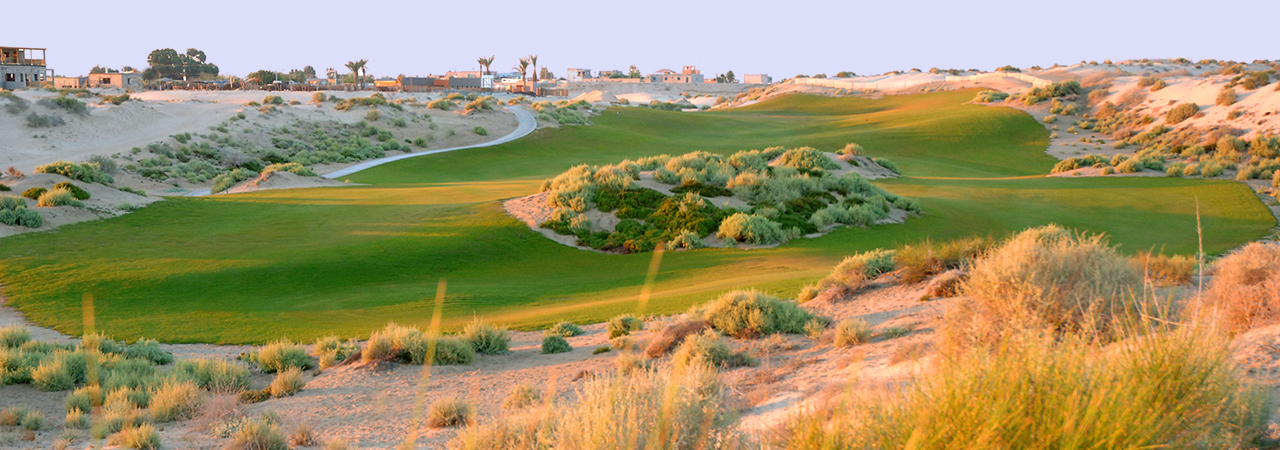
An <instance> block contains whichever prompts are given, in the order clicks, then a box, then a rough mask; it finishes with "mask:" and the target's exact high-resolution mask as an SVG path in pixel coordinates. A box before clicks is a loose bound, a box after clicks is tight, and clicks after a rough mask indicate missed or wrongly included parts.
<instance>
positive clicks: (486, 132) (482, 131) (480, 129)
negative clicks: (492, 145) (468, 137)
mask: <svg viewBox="0 0 1280 450" xmlns="http://www.w3.org/2000/svg"><path fill="white" fill-rule="evenodd" d="M472 131H475V133H476V134H478V135H481V136H488V135H489V130H486V129H484V127H475V129H473V130H472Z"/></svg>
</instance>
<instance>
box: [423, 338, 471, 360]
mask: <svg viewBox="0 0 1280 450" xmlns="http://www.w3.org/2000/svg"><path fill="white" fill-rule="evenodd" d="M475 357H476V351H475V349H474V348H473V347H472V346H471V343H470V342H468V341H466V340H463V339H459V338H454V337H442V338H439V341H437V342H436V355H435V359H434V360H433V361H434V362H435V364H438V365H445V366H449V365H466V364H471V361H474V360H475Z"/></svg>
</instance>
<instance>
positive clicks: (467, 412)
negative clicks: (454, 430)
mask: <svg viewBox="0 0 1280 450" xmlns="http://www.w3.org/2000/svg"><path fill="white" fill-rule="evenodd" d="M475 421H476V404H475V403H472V402H471V401H468V400H463V399H447V400H440V401H437V402H435V403H432V404H431V408H430V409H428V410H427V426H430V427H432V428H443V427H457V426H463V425H471V424H473V423H475Z"/></svg>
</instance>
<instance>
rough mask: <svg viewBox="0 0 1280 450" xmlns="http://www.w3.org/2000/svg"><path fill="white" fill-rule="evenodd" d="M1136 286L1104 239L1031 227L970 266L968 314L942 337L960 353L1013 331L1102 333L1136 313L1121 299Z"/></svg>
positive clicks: (1051, 227)
mask: <svg viewBox="0 0 1280 450" xmlns="http://www.w3.org/2000/svg"><path fill="white" fill-rule="evenodd" d="M1138 281H1139V275H1138V273H1137V271H1136V270H1134V268H1133V267H1132V266H1131V265H1130V264H1129V261H1128V259H1127V258H1125V257H1123V256H1121V255H1119V254H1118V253H1116V251H1115V249H1113V248H1112V247H1111V246H1110V245H1108V243H1107V241H1106V238H1105V237H1104V236H1102V235H1087V234H1080V233H1075V232H1072V231H1070V230H1067V229H1064V228H1061V227H1058V226H1056V225H1049V226H1044V227H1040V228H1032V229H1029V230H1027V231H1024V232H1022V233H1019V234H1018V235H1016V236H1014V237H1012V238H1010V239H1009V240H1008V241H1007V242H1005V243H1004V244H1003V245H1001V246H1000V247H998V248H995V249H993V250H991V251H990V252H988V253H987V254H986V255H984V256H983V257H981V258H979V259H978V260H977V262H975V263H974V266H973V268H972V270H970V273H969V278H968V280H967V281H966V282H965V284H964V286H963V290H964V292H965V293H966V294H968V295H969V296H970V297H972V298H973V301H974V302H975V304H974V305H973V306H974V307H973V308H972V311H973V315H972V317H970V318H969V319H966V320H967V321H968V323H967V324H964V325H957V326H956V327H954V328H952V329H951V330H948V331H947V333H948V334H949V335H950V337H951V338H953V342H955V343H957V345H961V346H963V345H967V343H980V342H981V341H982V340H987V339H992V338H994V336H998V335H999V334H1001V333H1003V331H1004V330H1006V329H1013V328H1030V329H1035V328H1048V329H1051V330H1053V331H1055V332H1057V333H1093V332H1106V331H1107V330H1109V329H1111V328H1112V327H1113V325H1114V323H1113V322H1114V321H1115V320H1118V319H1120V318H1123V317H1124V316H1126V315H1127V314H1128V313H1131V312H1134V311H1135V308H1136V307H1137V306H1136V305H1135V304H1133V303H1132V302H1130V301H1127V300H1126V298H1129V297H1126V296H1129V295H1132V293H1133V292H1134V289H1135V288H1137V285H1138ZM960 310H961V311H965V309H964V308H961V309H960ZM953 322H955V323H957V324H961V323H963V322H965V320H961V319H959V318H957V319H956V320H954V321H953ZM953 331H954V333H953Z"/></svg>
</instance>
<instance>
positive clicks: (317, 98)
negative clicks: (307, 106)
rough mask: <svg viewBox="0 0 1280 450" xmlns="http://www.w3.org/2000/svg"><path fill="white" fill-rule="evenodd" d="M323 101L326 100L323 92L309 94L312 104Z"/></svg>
mask: <svg viewBox="0 0 1280 450" xmlns="http://www.w3.org/2000/svg"><path fill="white" fill-rule="evenodd" d="M325 100H326V97H325V95H324V93H323V92H316V93H314V94H311V102H312V103H324V101H325Z"/></svg>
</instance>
